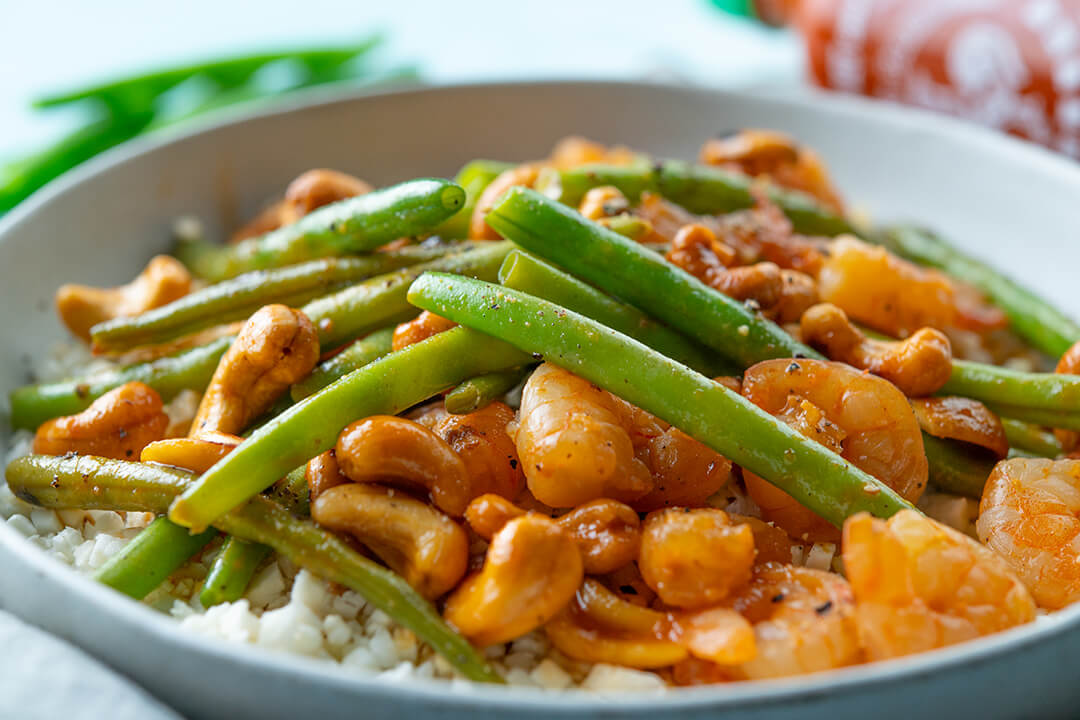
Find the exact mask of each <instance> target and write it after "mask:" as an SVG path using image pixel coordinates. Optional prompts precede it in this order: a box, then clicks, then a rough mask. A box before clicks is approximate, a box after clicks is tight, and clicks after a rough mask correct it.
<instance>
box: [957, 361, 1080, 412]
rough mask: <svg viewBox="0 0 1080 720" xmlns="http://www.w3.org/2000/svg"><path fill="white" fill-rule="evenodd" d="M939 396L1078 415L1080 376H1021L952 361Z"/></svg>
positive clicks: (1079, 406)
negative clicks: (951, 396)
mask: <svg viewBox="0 0 1080 720" xmlns="http://www.w3.org/2000/svg"><path fill="white" fill-rule="evenodd" d="M940 392H941V394H942V395H962V396H964V397H969V398H972V399H974V400H979V401H981V402H983V403H986V404H987V405H991V404H992V405H1009V406H1015V407H1022V408H1030V409H1033V410H1047V411H1053V412H1058V413H1065V414H1073V413H1075V414H1077V415H1080V375H1058V374H1056V373H1032V372H1021V371H1019V370H1010V369H1008V368H1003V367H997V366H995V365H983V364H981V363H973V362H968V361H966V360H953V371H952V375H951V376H950V377H949V381H948V382H947V383H945V386H944V387H942V388H941V390H940ZM1009 417H1015V416H1013V415H1010V416H1009ZM1078 422H1080V419H1078Z"/></svg>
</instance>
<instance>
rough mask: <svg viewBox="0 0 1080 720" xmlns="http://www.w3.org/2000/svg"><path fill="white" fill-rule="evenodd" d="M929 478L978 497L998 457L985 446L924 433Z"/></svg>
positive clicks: (961, 492)
mask: <svg viewBox="0 0 1080 720" xmlns="http://www.w3.org/2000/svg"><path fill="white" fill-rule="evenodd" d="M923 448H924V449H925V450H926V459H927V460H928V461H929V463H930V482H931V483H933V484H934V485H936V486H937V487H938V488H940V489H941V490H945V491H946V492H950V493H954V494H956V495H963V496H965V497H969V498H974V499H976V500H978V499H979V498H981V497H982V491H983V485H985V484H986V479H987V478H988V477H990V471H991V470H993V469H994V465H995V464H996V462H997V458H996V457H995V456H994V455H993V454H992V453H991V452H989V451H988V450H986V449H985V448H980V447H977V446H975V445H972V444H970V443H965V442H958V441H956V440H946V439H942V438H937V437H934V436H933V435H929V434H927V433H925V432H924V433H923Z"/></svg>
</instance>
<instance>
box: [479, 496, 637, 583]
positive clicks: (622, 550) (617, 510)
mask: <svg viewBox="0 0 1080 720" xmlns="http://www.w3.org/2000/svg"><path fill="white" fill-rule="evenodd" d="M526 514H528V513H527V511H525V510H523V509H521V508H519V507H518V506H516V505H514V504H513V503H511V502H510V501H509V500H506V499H505V498H502V497H499V496H498V495H492V494H490V493H489V494H487V495H481V496H480V497H478V498H476V499H475V500H473V501H472V502H471V503H469V507H468V508H466V510H465V520H466V521H467V522H468V523H469V527H471V528H472V529H473V532H475V533H476V534H477V535H479V536H480V537H482V538H484V539H485V540H490V539H491V538H492V537H493V536H494V535H495V533H497V532H498V531H499V530H501V529H502V528H503V527H504V526H505V525H506V524H507V523H509V522H510V521H511V520H513V519H514V518H517V517H521V516H523V515H526ZM555 522H556V523H558V524H559V526H560V527H562V528H563V529H564V530H566V532H567V533H569V534H570V537H571V538H573V539H574V542H576V543H577V545H578V549H579V550H581V558H582V562H583V563H584V566H585V572H587V573H589V574H590V575H599V574H603V573H609V572H613V571H615V570H618V569H619V568H621V567H623V566H624V565H628V564H630V563H632V562H633V561H634V558H636V557H637V554H638V548H639V547H640V544H641V520H640V519H639V518H638V514H637V513H636V512H634V510H633V509H632V508H631V507H630V506H629V505H625V504H623V503H621V502H618V501H617V500H607V499H601V500H593V501H591V502H587V503H585V504H584V505H579V506H577V507H576V508H574V509H573V510H571V511H570V512H568V513H566V514H565V515H562V516H560V517H558V518H556V519H555Z"/></svg>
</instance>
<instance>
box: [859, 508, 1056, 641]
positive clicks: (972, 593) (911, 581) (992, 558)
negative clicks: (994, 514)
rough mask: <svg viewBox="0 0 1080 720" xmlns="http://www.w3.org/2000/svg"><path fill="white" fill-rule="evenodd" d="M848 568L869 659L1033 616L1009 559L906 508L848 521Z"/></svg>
mask: <svg viewBox="0 0 1080 720" xmlns="http://www.w3.org/2000/svg"><path fill="white" fill-rule="evenodd" d="M843 548H844V549H843V558H844V569H845V571H846V572H847V576H848V580H849V581H850V582H851V588H852V590H853V591H854V593H855V600H856V602H857V604H858V606H857V609H856V618H857V623H858V628H859V637H860V638H861V640H862V644H863V647H864V648H865V650H866V653H867V658H868V659H869V660H882V659H885V658H891V657H899V656H901V655H910V654H911V653H917V652H923V651H925V650H932V649H934V648H940V647H944V646H946V645H952V644H954V643H958V642H963V641H965V640H970V639H972V638H976V637H979V636H982V635H989V634H991V633H995V632H998V631H1001V630H1005V629H1007V628H1010V627H1013V626H1014V625H1020V624H1023V623H1027V622H1031V621H1032V620H1034V618H1035V603H1034V602H1033V601H1032V599H1031V595H1030V594H1029V593H1028V591H1027V590H1026V589H1025V588H1024V585H1023V584H1022V583H1021V582H1020V580H1019V579H1018V578H1017V577H1016V575H1015V574H1013V571H1012V570H1011V569H1009V566H1008V565H1007V564H1006V562H1005V561H1004V560H1003V559H1002V558H1001V557H999V556H998V555H996V554H995V553H993V552H991V551H990V550H988V549H987V548H985V547H983V546H982V545H979V544H978V543H977V542H975V541H974V540H973V539H971V538H969V537H967V536H966V535H962V534H960V533H959V532H957V531H955V530H953V529H952V528H949V527H946V526H944V525H941V524H940V523H937V522H935V521H933V520H931V519H930V518H928V517H925V516H924V515H922V514H921V513H919V512H917V511H915V510H902V511H900V512H898V513H897V514H896V515H893V516H892V517H891V518H889V520H888V521H885V520H879V519H877V518H874V517H871V516H870V515H868V514H866V513H859V514H857V515H854V516H852V517H850V518H848V520H847V522H846V523H844V544H843Z"/></svg>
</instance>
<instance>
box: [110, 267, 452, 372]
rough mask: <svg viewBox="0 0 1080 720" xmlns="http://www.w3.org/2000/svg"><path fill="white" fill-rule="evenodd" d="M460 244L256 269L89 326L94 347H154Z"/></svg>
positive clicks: (293, 303) (295, 302) (300, 301)
mask: <svg viewBox="0 0 1080 720" xmlns="http://www.w3.org/2000/svg"><path fill="white" fill-rule="evenodd" d="M459 249H464V248H462V247H460V246H437V247H423V246H417V247H406V248H402V249H401V250H397V251H395V252H392V253H373V254H371V255H366V256H364V257H348V258H323V259H320V260H312V261H311V262H306V263H301V264H299V265H291V266H289V267H283V268H277V269H274V270H257V271H255V272H250V273H244V274H243V275H239V276H237V277H235V278H232V279H230V280H225V281H223V282H220V283H217V284H216V285H211V286H209V287H206V288H203V289H202V290H196V291H195V292H193V293H191V294H189V295H186V296H184V297H182V298H180V299H179V300H176V301H174V302H171V303H169V304H168V305H163V306H161V307H157V308H154V309H153V310H148V311H146V312H144V313H141V314H139V315H135V316H133V317H118V318H116V319H114V320H109V321H107V322H103V323H101V324H99V325H95V326H94V327H93V329H92V330H91V339H92V340H93V345H94V349H95V350H96V351H99V352H121V351H124V350H129V349H131V348H133V347H138V346H140V345H154V344H158V343H163V342H167V341H169V340H173V339H175V338H178V337H183V336H184V335H188V334H190V333H193V332H196V331H198V330H203V329H205V328H208V327H213V326H215V325H221V324H223V323H228V322H233V321H235V320H245V319H247V318H248V317H250V316H251V314H252V313H254V312H255V311H256V310H258V309H259V308H261V307H262V306H263V305H268V304H270V303H282V304H284V305H289V306H291V307H299V306H300V305H302V304H304V303H306V302H308V301H310V300H312V299H314V298H317V297H319V296H321V295H325V294H327V293H328V292H331V291H333V290H336V289H340V288H342V287H343V286H345V285H350V284H352V283H355V282H359V281H360V280H364V279H367V278H370V277H371V276H373V275H380V274H383V273H388V272H391V271H393V270H397V269H399V268H402V267H407V266H409V265H416V264H417V263H422V262H427V261H430V260H434V259H436V258H439V257H442V256H444V255H446V254H448V253H451V252H456V251H458V250H459Z"/></svg>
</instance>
